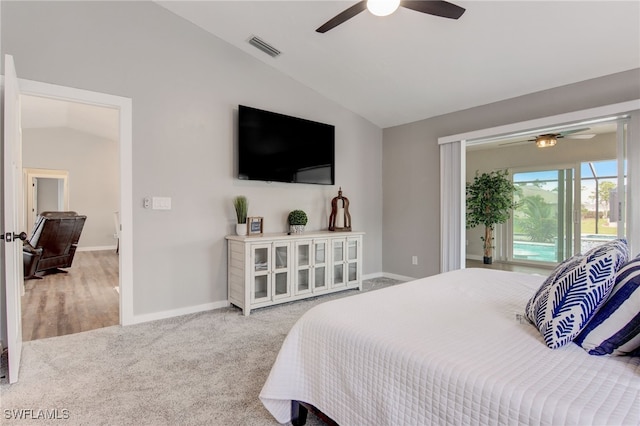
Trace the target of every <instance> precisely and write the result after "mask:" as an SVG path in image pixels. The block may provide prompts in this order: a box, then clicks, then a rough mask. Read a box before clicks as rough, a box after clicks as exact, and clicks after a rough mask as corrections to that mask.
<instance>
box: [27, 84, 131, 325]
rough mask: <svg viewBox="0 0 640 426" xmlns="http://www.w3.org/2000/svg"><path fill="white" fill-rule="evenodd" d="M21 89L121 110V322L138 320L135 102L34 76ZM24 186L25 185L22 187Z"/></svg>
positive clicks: (43, 95) (30, 92) (53, 97)
mask: <svg viewBox="0 0 640 426" xmlns="http://www.w3.org/2000/svg"><path fill="white" fill-rule="evenodd" d="M18 81H19V84H20V90H21V93H22V94H24V95H30V96H40V97H45V98H51V99H59V100H64V101H69V102H79V103H85V104H89V105H96V106H101V107H106V108H113V109H117V110H118V111H119V114H118V121H119V138H118V139H119V140H118V146H119V163H120V164H119V170H120V210H119V212H120V247H119V257H118V262H119V274H118V275H119V286H120V289H119V290H120V292H119V293H120V325H130V324H134V317H133V237H132V230H133V202H132V200H133V160H132V144H133V105H132V99H131V98H125V97H122V96H115V95H110V94H107V93H100V92H93V91H89V90H83V89H76V88H73V87H66V86H59V85H55V84H50V83H43V82H39V81H33V80H25V79H20V78H19V79H18ZM21 190H22V188H21Z"/></svg>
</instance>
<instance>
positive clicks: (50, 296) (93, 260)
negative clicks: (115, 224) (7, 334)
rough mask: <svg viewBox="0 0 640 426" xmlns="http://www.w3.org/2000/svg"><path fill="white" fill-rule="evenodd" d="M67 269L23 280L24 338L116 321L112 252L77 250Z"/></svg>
mask: <svg viewBox="0 0 640 426" xmlns="http://www.w3.org/2000/svg"><path fill="white" fill-rule="evenodd" d="M66 271H68V272H67V273H66V274H65V273H61V274H49V275H45V276H44V277H43V279H41V280H26V281H25V295H24V297H23V298H22V340H23V341H29V340H36V339H44V338H46V337H54V336H62V335H65V334H72V333H79V332H81V331H87V330H93V329H96V328H102V327H108V326H111V325H116V324H119V322H120V321H119V295H118V292H117V290H116V287H117V286H118V255H117V254H116V253H115V251H114V250H106V251H84V252H77V253H76V254H75V257H74V259H73V265H72V266H71V268H67V269H66Z"/></svg>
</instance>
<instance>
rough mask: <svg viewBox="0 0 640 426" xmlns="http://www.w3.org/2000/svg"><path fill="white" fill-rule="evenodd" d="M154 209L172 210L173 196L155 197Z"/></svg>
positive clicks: (153, 200)
mask: <svg viewBox="0 0 640 426" xmlns="http://www.w3.org/2000/svg"><path fill="white" fill-rule="evenodd" d="M152 206H153V207H152V208H153V210H171V197H153V199H152Z"/></svg>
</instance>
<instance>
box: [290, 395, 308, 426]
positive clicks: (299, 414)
mask: <svg viewBox="0 0 640 426" xmlns="http://www.w3.org/2000/svg"><path fill="white" fill-rule="evenodd" d="M307 413H308V410H307V407H305V406H304V405H302V404H300V401H291V424H292V425H293V426H303V425H304V424H305V423H307Z"/></svg>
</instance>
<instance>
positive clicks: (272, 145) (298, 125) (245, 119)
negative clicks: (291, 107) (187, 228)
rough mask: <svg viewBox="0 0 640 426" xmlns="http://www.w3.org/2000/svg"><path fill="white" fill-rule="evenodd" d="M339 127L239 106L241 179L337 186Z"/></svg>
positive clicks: (239, 170) (239, 169) (239, 174)
mask: <svg viewBox="0 0 640 426" xmlns="http://www.w3.org/2000/svg"><path fill="white" fill-rule="evenodd" d="M334 168H335V126H332V125H329V124H324V123H318V122H315V121H310V120H305V119H302V118H297V117H291V116H288V115H283V114H278V113H275V112H270V111H264V110H261V109H257V108H252V107H248V106H244V105H239V107H238V178H239V179H246V180H262V181H267V182H291V183H312V184H321V185H333V184H334Z"/></svg>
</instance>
